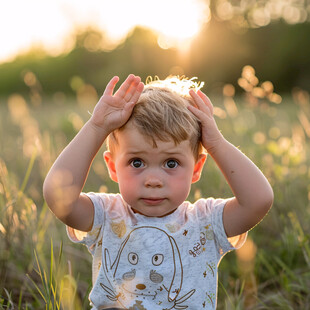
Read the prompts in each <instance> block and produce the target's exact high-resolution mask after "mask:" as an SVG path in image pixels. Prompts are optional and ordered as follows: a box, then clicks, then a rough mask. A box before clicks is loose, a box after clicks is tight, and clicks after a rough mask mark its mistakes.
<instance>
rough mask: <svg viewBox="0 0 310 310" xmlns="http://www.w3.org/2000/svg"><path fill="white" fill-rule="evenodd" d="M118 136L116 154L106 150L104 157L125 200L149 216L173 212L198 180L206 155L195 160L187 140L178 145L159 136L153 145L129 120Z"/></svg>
mask: <svg viewBox="0 0 310 310" xmlns="http://www.w3.org/2000/svg"><path fill="white" fill-rule="evenodd" d="M117 140H118V145H117V146H116V147H115V154H113V156H112V155H111V153H109V152H106V153H105V160H106V162H107V166H108V169H109V173H110V176H111V178H112V180H114V181H116V182H118V184H119V189H120V193H121V194H122V196H123V198H124V200H125V201H126V202H127V203H128V204H129V205H130V206H131V207H132V209H133V210H134V211H135V212H137V213H141V214H144V215H146V216H158V217H159V216H164V215H167V214H169V213H171V212H173V211H174V210H175V209H176V208H177V207H178V206H179V205H180V204H181V203H182V202H183V201H184V200H185V199H186V198H187V196H188V194H189V191H190V187H191V184H192V183H193V182H196V181H198V179H199V177H200V173H201V170H202V167H203V164H204V161H205V158H206V157H205V155H203V154H202V155H200V157H199V159H198V161H197V162H195V159H194V155H193V152H192V150H191V148H190V143H189V141H188V140H185V141H182V142H181V143H180V144H178V145H175V143H174V142H173V141H169V142H163V141H160V140H156V144H157V147H153V145H152V142H151V141H149V140H148V139H147V138H145V137H144V136H143V135H141V133H140V132H139V131H138V130H137V129H136V128H135V127H134V126H133V125H132V124H130V123H129V124H127V125H126V128H125V129H124V130H122V131H119V132H118V134H117Z"/></svg>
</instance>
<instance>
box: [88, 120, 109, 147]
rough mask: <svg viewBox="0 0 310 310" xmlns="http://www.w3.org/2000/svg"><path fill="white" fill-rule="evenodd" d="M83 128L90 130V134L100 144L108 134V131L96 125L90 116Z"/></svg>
mask: <svg viewBox="0 0 310 310" xmlns="http://www.w3.org/2000/svg"><path fill="white" fill-rule="evenodd" d="M85 129H87V131H89V132H90V134H91V135H92V136H93V137H95V139H96V140H98V141H99V142H100V143H101V144H102V143H103V142H104V141H105V139H106V138H107V136H108V135H109V134H110V132H109V131H108V130H107V129H106V128H103V127H100V126H98V125H96V123H95V122H93V121H92V118H90V119H89V120H88V121H87V122H86V124H85Z"/></svg>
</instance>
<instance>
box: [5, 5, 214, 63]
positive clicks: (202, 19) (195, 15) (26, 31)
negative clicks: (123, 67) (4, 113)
mask: <svg viewBox="0 0 310 310" xmlns="http://www.w3.org/2000/svg"><path fill="white" fill-rule="evenodd" d="M206 2H207V1H205V0H156V1H154V0H152V1H151V0H130V1H129V0H109V1H107V0H87V1H86V0H27V1H24V0H9V1H4V0H0V62H4V61H9V60H11V59H13V58H14V57H15V56H16V54H18V53H20V52H23V51H27V50H29V48H30V47H31V46H43V47H44V48H45V49H46V50H48V51H49V52H50V53H51V54H58V53H60V52H63V51H65V50H66V49H70V47H72V45H70V44H72V42H71V41H70V35H72V33H74V32H75V31H76V29H82V28H84V27H85V28H86V27H87V26H92V27H95V28H97V29H102V30H104V31H105V33H106V34H107V35H108V37H109V38H110V40H112V41H114V42H118V41H119V40H121V39H122V38H124V36H126V34H127V33H128V32H129V31H130V30H131V29H132V28H133V27H135V26H137V25H140V26H144V27H148V28H150V29H152V30H154V31H155V32H157V33H158V35H159V43H160V44H163V47H165V46H164V45H165V44H166V45H168V46H167V47H169V46H173V45H177V44H180V42H185V41H188V40H191V39H192V38H193V37H194V36H195V35H196V34H197V33H198V32H199V30H200V29H201V26H202V25H203V24H204V23H206V22H208V20H209V18H210V11H209V7H208V6H207V5H206Z"/></svg>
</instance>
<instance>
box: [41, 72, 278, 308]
mask: <svg viewBox="0 0 310 310" xmlns="http://www.w3.org/2000/svg"><path fill="white" fill-rule="evenodd" d="M117 82H118V77H114V78H112V79H111V81H110V82H109V83H108V85H107V87H106V89H105V91H104V94H103V96H102V97H101V98H100V100H99V102H98V103H97V105H96V107H95V109H94V112H93V115H92V117H91V118H90V120H89V121H88V122H87V123H86V124H85V125H84V127H83V128H82V129H81V130H80V132H79V133H78V134H77V136H76V137H75V138H74V139H73V140H72V141H71V143H70V144H69V145H68V146H67V147H66V148H65V149H64V150H63V152H62V153H61V154H60V156H59V157H58V158H57V160H56V161H55V163H54V165H53V167H52V168H51V170H50V172H49V173H48V175H47V177H46V180H45V182H44V197H45V199H46V201H47V204H48V206H49V207H50V208H51V210H52V211H53V212H54V213H55V215H56V216H57V217H58V218H59V219H60V220H62V221H63V222H64V223H65V224H66V225H67V231H68V234H69V237H70V238H71V239H72V240H73V241H74V242H80V243H83V244H85V245H86V246H87V247H88V249H89V251H90V252H91V254H92V256H93V270H92V275H93V288H92V291H91V293H90V301H91V304H92V307H93V309H112V308H113V309H148V310H154V309H187V308H188V309H215V308H216V295H217V268H218V264H219V262H220V260H221V258H222V257H223V255H224V254H225V253H227V252H228V251H230V250H233V249H235V248H238V247H240V246H241V245H242V244H243V243H244V241H245V238H246V234H247V231H248V230H249V229H251V228H252V227H253V226H255V225H256V224H257V223H258V222H259V221H261V220H262V218H263V217H264V215H265V214H266V213H267V212H268V210H269V208H270V206H271V204H272V201H273V192H272V189H271V187H270V185H269V183H268V181H267V180H266V178H265V177H264V176H263V174H262V173H261V172H260V170H259V169H258V168H257V167H256V166H255V165H254V163H253V162H252V161H251V160H249V159H248V158H247V157H246V156H245V155H244V154H243V153H242V152H240V151H239V150H238V149H237V148H236V147H234V146H233V145H232V144H230V143H229V142H228V141H227V140H226V139H225V138H224V137H223V136H222V134H221V133H220V131H219V129H218V128H217V125H216V122H215V120H214V117H213V106H212V103H211V102H210V100H209V98H208V97H207V96H206V95H205V94H204V93H203V92H201V91H200V90H198V88H199V87H197V86H198V85H197V84H195V83H194V82H193V81H191V80H186V79H183V80H182V79H181V80H180V79H177V78H170V79H167V80H164V81H159V80H155V81H154V82H152V83H150V84H148V85H146V86H145V87H144V85H143V83H141V80H140V78H139V77H136V76H134V75H129V76H128V78H127V79H126V80H125V82H124V83H123V84H122V85H121V87H120V88H119V89H118V90H117V91H116V92H115V94H113V92H114V88H115V86H116V84H117ZM106 140H107V145H108V151H106V152H105V153H104V159H105V162H106V164H107V167H108V171H109V175H110V177H111V179H112V180H113V181H115V182H117V183H118V185H119V192H120V193H119V194H106V193H88V194H85V193H82V189H83V186H84V183H85V181H86V178H87V175H88V171H89V168H90V166H91V163H92V160H93V158H94V156H95V155H96V153H97V152H98V150H99V148H100V147H101V145H102V144H103V143H104V142H105V141H106ZM204 149H205V150H206V152H207V153H208V154H209V155H210V156H211V157H212V158H213V160H214V161H215V162H216V164H217V165H218V167H219V168H220V169H221V171H222V173H223V175H224V176H225V178H226V180H227V182H228V184H229V186H230V188H231V190H232V192H233V194H234V197H233V198H230V199H220V198H218V199H214V198H207V199H199V200H198V201H196V202H195V203H193V204H192V203H190V202H187V201H186V199H187V196H188V194H189V192H190V188H191V184H192V183H194V182H197V181H198V180H199V178H200V175H201V171H202V169H203V166H204V163H205V160H206V154H205V153H204V151H203V150H204ZM81 232H85V233H84V234H82V233H81Z"/></svg>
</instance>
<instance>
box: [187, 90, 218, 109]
mask: <svg viewBox="0 0 310 310" xmlns="http://www.w3.org/2000/svg"><path fill="white" fill-rule="evenodd" d="M201 93H202V92H201ZM189 94H190V95H191V97H192V98H193V99H194V102H195V104H196V106H197V108H198V109H199V110H200V111H202V112H205V113H208V114H210V113H211V114H212V113H213V107H211V106H210V104H208V102H207V101H204V100H203V98H204V97H203V96H202V95H204V94H203V93H202V94H200V95H198V93H196V92H195V91H193V90H190V92H189ZM201 96H202V97H203V98H201ZM205 97H206V96H205ZM204 99H205V98H204ZM209 102H210V101H209Z"/></svg>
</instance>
